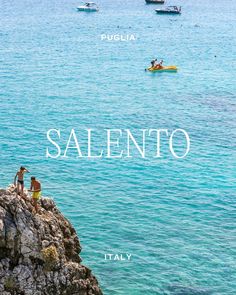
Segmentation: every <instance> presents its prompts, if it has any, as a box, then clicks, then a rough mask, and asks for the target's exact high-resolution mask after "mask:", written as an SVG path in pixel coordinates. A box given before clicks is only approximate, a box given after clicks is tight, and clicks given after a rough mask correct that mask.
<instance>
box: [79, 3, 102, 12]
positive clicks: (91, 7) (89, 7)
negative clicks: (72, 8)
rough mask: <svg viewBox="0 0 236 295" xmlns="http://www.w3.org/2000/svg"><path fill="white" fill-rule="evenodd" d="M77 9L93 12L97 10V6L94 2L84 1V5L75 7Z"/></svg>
mask: <svg viewBox="0 0 236 295" xmlns="http://www.w3.org/2000/svg"><path fill="white" fill-rule="evenodd" d="M77 10H78V11H87V12H94V11H98V10H99V8H98V6H97V4H96V3H94V2H86V3H84V5H81V6H79V7H77Z"/></svg>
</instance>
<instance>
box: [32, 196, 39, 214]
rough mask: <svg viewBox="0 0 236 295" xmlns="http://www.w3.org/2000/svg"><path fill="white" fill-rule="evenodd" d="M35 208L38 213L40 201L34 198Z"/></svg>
mask: <svg viewBox="0 0 236 295" xmlns="http://www.w3.org/2000/svg"><path fill="white" fill-rule="evenodd" d="M33 206H34V209H35V212H36V213H38V200H37V199H35V198H33Z"/></svg>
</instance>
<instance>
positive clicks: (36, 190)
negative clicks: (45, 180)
mask: <svg viewBox="0 0 236 295" xmlns="http://www.w3.org/2000/svg"><path fill="white" fill-rule="evenodd" d="M29 191H30V192H32V193H33V194H32V201H33V206H34V208H35V212H36V213H38V200H39V199H40V197H41V183H40V181H39V180H37V179H36V178H35V177H34V176H32V177H31V186H30V190H29Z"/></svg>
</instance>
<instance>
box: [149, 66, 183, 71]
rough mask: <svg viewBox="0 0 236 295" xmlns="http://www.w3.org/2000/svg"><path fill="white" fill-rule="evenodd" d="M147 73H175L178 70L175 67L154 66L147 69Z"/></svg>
mask: <svg viewBox="0 0 236 295" xmlns="http://www.w3.org/2000/svg"><path fill="white" fill-rule="evenodd" d="M147 70H148V71H149V72H177V71H178V68H177V67H176V66H161V67H159V68H157V67H156V66H154V67H150V68H148V69H147Z"/></svg>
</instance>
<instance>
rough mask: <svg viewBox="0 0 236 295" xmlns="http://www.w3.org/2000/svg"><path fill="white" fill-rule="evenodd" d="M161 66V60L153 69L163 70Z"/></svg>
mask: <svg viewBox="0 0 236 295" xmlns="http://www.w3.org/2000/svg"><path fill="white" fill-rule="evenodd" d="M162 64H163V59H162V60H161V61H160V62H159V63H157V64H156V65H155V69H163V66H162Z"/></svg>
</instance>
